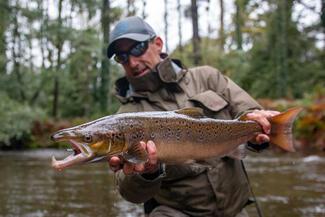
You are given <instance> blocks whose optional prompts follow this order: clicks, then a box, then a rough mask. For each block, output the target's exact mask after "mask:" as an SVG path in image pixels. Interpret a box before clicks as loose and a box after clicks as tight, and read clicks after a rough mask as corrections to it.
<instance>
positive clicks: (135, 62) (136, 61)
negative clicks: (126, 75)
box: [129, 55, 139, 67]
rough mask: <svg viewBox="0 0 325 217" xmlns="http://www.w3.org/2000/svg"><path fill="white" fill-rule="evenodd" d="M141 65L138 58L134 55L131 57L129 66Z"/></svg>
mask: <svg viewBox="0 0 325 217" xmlns="http://www.w3.org/2000/svg"><path fill="white" fill-rule="evenodd" d="M138 64H139V61H138V58H137V57H134V56H132V55H130V56H129V66H131V67H136V66H137V65H138Z"/></svg>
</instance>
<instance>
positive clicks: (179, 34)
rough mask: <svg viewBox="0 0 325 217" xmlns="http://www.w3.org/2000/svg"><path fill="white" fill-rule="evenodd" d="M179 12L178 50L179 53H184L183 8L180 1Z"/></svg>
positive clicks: (178, 2)
mask: <svg viewBox="0 0 325 217" xmlns="http://www.w3.org/2000/svg"><path fill="white" fill-rule="evenodd" d="M177 11H178V48H179V52H180V53H181V55H182V53H183V45H182V41H183V39H182V7H181V2H180V0H177Z"/></svg>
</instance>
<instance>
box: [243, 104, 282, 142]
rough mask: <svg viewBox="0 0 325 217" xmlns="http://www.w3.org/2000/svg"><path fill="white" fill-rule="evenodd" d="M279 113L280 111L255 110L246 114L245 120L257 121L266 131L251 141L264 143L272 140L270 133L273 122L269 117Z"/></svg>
mask: <svg viewBox="0 0 325 217" xmlns="http://www.w3.org/2000/svg"><path fill="white" fill-rule="evenodd" d="M278 114H280V112H278V111H270V110H254V111H252V112H250V113H247V114H246V115H245V120H251V121H256V122H257V123H259V124H260V125H261V126H262V128H263V131H264V133H261V134H258V135H257V136H256V137H255V138H254V139H253V140H251V141H250V142H251V143H253V144H262V143H265V142H269V141H270V137H269V136H268V135H269V134H270V132H271V124H270V122H269V120H268V119H269V118H271V117H273V116H275V115H278Z"/></svg>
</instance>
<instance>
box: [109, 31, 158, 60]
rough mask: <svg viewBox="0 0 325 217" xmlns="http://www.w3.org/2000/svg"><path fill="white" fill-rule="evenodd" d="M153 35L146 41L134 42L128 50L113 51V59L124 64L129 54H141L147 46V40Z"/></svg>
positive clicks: (135, 55)
mask: <svg viewBox="0 0 325 217" xmlns="http://www.w3.org/2000/svg"><path fill="white" fill-rule="evenodd" d="M154 38H155V37H152V38H150V39H149V40H147V41H141V42H138V43H135V44H134V45H133V46H132V47H131V48H130V49H129V50H128V51H126V52H117V53H115V56H114V60H115V61H116V62H118V63H120V64H125V63H127V62H128V61H129V56H130V55H132V56H134V57H139V56H142V55H143V54H144V53H145V52H146V51H147V49H148V47H149V42H151V41H152V40H153V39H154Z"/></svg>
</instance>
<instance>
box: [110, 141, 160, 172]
mask: <svg viewBox="0 0 325 217" xmlns="http://www.w3.org/2000/svg"><path fill="white" fill-rule="evenodd" d="M140 144H141V146H142V147H143V148H144V149H145V150H146V151H147V153H148V161H147V162H146V163H140V164H132V163H129V162H127V161H125V160H124V159H123V158H121V157H117V156H114V157H111V158H110V159H109V165H110V168H111V169H112V170H113V171H114V172H117V171H119V170H121V169H123V172H124V173H125V174H126V175H130V174H134V173H140V174H144V173H149V174H150V173H155V172H156V171H157V170H158V168H159V164H158V158H157V148H156V145H155V143H154V142H152V141H148V142H147V143H145V142H140Z"/></svg>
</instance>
